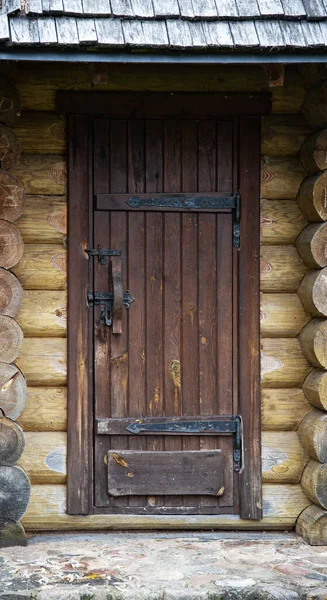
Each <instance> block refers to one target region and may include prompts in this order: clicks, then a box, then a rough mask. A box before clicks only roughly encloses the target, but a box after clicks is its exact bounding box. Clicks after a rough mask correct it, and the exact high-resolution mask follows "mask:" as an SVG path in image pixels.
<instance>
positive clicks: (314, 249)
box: [296, 223, 327, 269]
mask: <svg viewBox="0 0 327 600" xmlns="http://www.w3.org/2000/svg"><path fill="white" fill-rule="evenodd" d="M296 248H297V251H298V253H299V254H300V256H301V258H302V259H303V261H304V262H305V264H306V265H308V267H310V268H311V269H317V268H322V267H326V266H327V223H311V224H310V225H307V227H305V228H304V229H303V231H301V233H300V235H299V237H298V238H297V240H296Z"/></svg>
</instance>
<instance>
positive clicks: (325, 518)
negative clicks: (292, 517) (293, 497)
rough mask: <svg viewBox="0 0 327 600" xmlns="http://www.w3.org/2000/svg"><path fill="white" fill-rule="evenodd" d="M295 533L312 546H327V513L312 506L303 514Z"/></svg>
mask: <svg viewBox="0 0 327 600" xmlns="http://www.w3.org/2000/svg"><path fill="white" fill-rule="evenodd" d="M295 531H296V533H297V534H298V535H301V536H302V537H303V538H304V540H305V541H306V542H308V543H309V544H311V546H326V544H327V512H326V511H325V510H322V509H321V508H319V507H318V506H316V505H315V504H310V506H308V507H307V508H306V509H305V510H303V511H302V512H301V514H300V516H299V518H298V520H297V522H296V530H295Z"/></svg>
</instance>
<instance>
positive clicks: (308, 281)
mask: <svg viewBox="0 0 327 600" xmlns="http://www.w3.org/2000/svg"><path fill="white" fill-rule="evenodd" d="M298 294H299V297H300V299H301V302H302V304H303V306H304V308H305V309H306V310H307V311H308V312H309V313H311V314H312V315H313V316H315V317H327V267H325V268H324V269H321V270H316V269H315V270H312V271H309V272H308V273H307V274H306V275H305V276H304V277H303V279H302V281H301V283H300V287H299V289H298Z"/></svg>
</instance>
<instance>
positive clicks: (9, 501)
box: [0, 466, 31, 521]
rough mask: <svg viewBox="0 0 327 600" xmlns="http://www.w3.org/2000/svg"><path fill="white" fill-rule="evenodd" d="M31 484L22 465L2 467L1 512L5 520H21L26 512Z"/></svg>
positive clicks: (0, 480) (0, 487) (0, 484)
mask: <svg viewBox="0 0 327 600" xmlns="http://www.w3.org/2000/svg"><path fill="white" fill-rule="evenodd" d="M30 488H31V484H30V481H29V478H28V476H27V475H26V473H25V471H23V469H21V468H20V467H8V466H1V467H0V489H1V494H0V514H1V518H2V519H4V520H8V519H10V520H11V521H20V519H21V518H22V517H23V515H24V514H25V511H26V508H27V506H28V502H29V497H30Z"/></svg>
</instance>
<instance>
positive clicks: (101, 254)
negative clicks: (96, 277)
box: [85, 245, 121, 267]
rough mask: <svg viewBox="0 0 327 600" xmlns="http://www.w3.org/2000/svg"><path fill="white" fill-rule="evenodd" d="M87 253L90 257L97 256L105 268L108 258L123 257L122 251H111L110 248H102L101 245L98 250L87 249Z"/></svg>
mask: <svg viewBox="0 0 327 600" xmlns="http://www.w3.org/2000/svg"><path fill="white" fill-rule="evenodd" d="M85 252H87V253H88V255H89V256H97V257H98V261H99V262H100V263H101V264H102V265H103V266H104V267H106V266H107V256H121V250H110V249H109V248H102V247H101V246H100V245H99V246H98V248H97V249H95V248H86V249H85Z"/></svg>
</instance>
